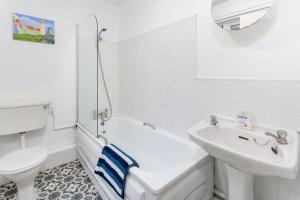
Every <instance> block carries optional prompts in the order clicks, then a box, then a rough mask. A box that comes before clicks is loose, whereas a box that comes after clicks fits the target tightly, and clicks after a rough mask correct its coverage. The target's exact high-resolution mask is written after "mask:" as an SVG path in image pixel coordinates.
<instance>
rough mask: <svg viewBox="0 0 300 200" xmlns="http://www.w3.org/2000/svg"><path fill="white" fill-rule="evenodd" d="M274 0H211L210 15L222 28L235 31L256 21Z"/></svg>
mask: <svg viewBox="0 0 300 200" xmlns="http://www.w3.org/2000/svg"><path fill="white" fill-rule="evenodd" d="M274 1H275V0H212V3H211V15H212V18H213V20H214V22H215V23H216V24H217V25H218V26H219V27H220V28H222V29H225V30H228V31H236V30H242V29H245V28H248V27H250V26H252V25H254V24H256V23H258V22H259V21H260V20H261V19H262V18H263V17H265V16H266V14H267V13H268V12H269V11H270V9H271V8H272V6H273V4H274Z"/></svg>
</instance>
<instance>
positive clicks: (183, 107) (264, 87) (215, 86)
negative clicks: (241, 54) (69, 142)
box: [120, 0, 300, 200]
mask: <svg viewBox="0 0 300 200" xmlns="http://www.w3.org/2000/svg"><path fill="white" fill-rule="evenodd" d="M283 3H284V2H283ZM293 4H295V5H300V4H299V3H298V2H296V1H293ZM209 5H210V2H209V1H198V0H189V1H183V0H172V1H171V0H153V1H151V2H150V1H141V0H129V3H125V4H122V5H121V10H120V15H121V17H120V19H121V21H120V38H121V39H122V40H124V42H123V44H125V43H128V44H131V43H134V42H133V41H135V40H136V39H138V38H139V37H147V36H148V33H147V32H149V31H151V30H155V29H157V28H160V27H162V26H165V25H168V24H170V23H174V22H177V21H179V20H180V19H183V18H185V17H189V16H192V15H194V14H196V13H201V12H205V13H207V12H209V11H208V10H210V6H209ZM204 9H205V10H204ZM279 12H284V13H286V14H287V15H288V14H289V10H279ZM281 15H282V13H281ZM206 17H207V16H206ZM293 19H295V18H292V19H291V20H293ZM212 23H213V21H212V20H211V18H208V19H206V20H204V19H203V23H202V25H201V27H199V28H200V30H201V31H203V32H202V33H203V34H211V33H210V32H209V33H207V31H206V29H210V28H211V24H212ZM295 29H297V30H299V28H297V27H296V26H295ZM182 31H185V30H182ZM280 31H281V34H282V38H285V39H286V40H292V39H293V38H289V34H290V33H289V32H285V29H284V25H282V27H281V30H280ZM155 32H156V31H155ZM142 33H146V34H143V35H141V36H138V35H140V34H142ZM151 33H152V32H151ZM149 34H150V33H149ZM265 34H272V33H271V32H270V33H265ZM136 36H138V37H136ZM165 38H166V40H167V39H168V36H165ZM288 38H289V39H288ZM283 41H285V40H283ZM279 42H281V41H278V40H276V41H273V43H272V44H273V47H274V48H276V47H277V44H278V43H279ZM140 45H141V44H140ZM146 47H147V46H146ZM154 47H155V46H150V47H149V48H151V49H150V50H149V49H142V48H141V49H140V51H142V50H143V51H145V52H151V51H152V52H153V51H154V50H155V49H153V48H154ZM127 48H130V45H129V46H128V47H126V45H125V46H122V44H121V50H120V58H121V60H120V112H121V113H123V114H127V115H129V116H132V117H134V118H138V119H141V120H144V121H149V122H153V123H154V124H156V125H157V126H159V127H162V128H165V129H167V130H170V131H173V132H174V133H176V134H178V135H181V136H183V137H187V129H188V128H190V127H191V126H192V125H193V124H195V123H196V122H198V121H200V120H203V119H204V118H206V117H208V116H209V115H210V114H211V113H218V114H221V115H225V116H232V117H234V116H235V115H236V113H238V112H240V111H242V110H246V111H248V112H250V113H252V114H253V115H254V116H255V117H256V120H257V121H259V122H260V123H265V124H270V125H274V126H277V127H283V128H290V129H295V130H297V129H298V128H299V127H298V124H299V123H298V121H299V120H300V104H299V103H298V102H300V85H299V84H298V83H296V82H286V81H273V82H271V81H270V82H266V81H221V80H214V81H208V80H195V79H194V77H195V75H196V66H195V63H193V62H192V61H189V62H186V64H182V65H176V64H175V63H172V62H171V61H170V60H167V62H166V63H164V64H162V63H161V62H163V61H159V62H160V64H159V66H160V67H157V66H158V65H157V64H156V63H157V62H158V61H156V59H157V58H161V59H163V58H162V57H158V56H159V55H156V54H155V57H151V56H152V55H144V56H143V57H142V58H141V57H140V56H137V57H136V58H134V59H136V60H137V61H132V60H131V61H130V60H126V59H128V58H126V55H128V54H126V53H125V51H126V49H127ZM160 48H162V47H161V46H159V45H157V46H156V49H159V50H160ZM215 48H218V47H217V46H216V47H215ZM299 48H300V47H299ZM122 49H123V50H122ZM132 49H133V50H135V49H136V47H134V48H133V46H132ZM127 50H128V49H127ZM228 51H231V50H230V49H229V50H228ZM136 53H137V52H136ZM132 54H134V52H131V55H132ZM137 55H141V54H139V53H137ZM167 55H169V54H167ZM177 56H178V57H181V56H188V55H186V54H184V55H177ZM189 56H192V55H189ZM207 56H209V58H210V60H211V61H213V60H215V59H217V57H216V55H215V54H210V55H207ZM140 58H141V59H144V60H139V59H140ZM186 58H190V59H195V58H193V57H183V58H182V59H186ZM190 59H189V60H190ZM234 59H238V58H234ZM269 59H272V57H269ZM124 60H125V62H124ZM174 60H178V58H176V59H175V58H174ZM143 62H144V63H145V64H143ZM136 63H139V64H138V65H137V64H136ZM203 64H204V65H205V64H206V63H203ZM272 65H273V66H272V67H275V68H276V67H281V66H277V65H276V63H272ZM217 167H218V168H220V169H221V171H220V170H218V171H217V172H218V173H220V174H221V179H220V180H217V184H218V186H219V187H220V188H221V189H223V190H226V184H225V185H224V182H225V183H226V178H225V179H224V176H225V174H224V168H223V167H222V165H221V166H217ZM217 178H220V177H217ZM220 183H223V184H220ZM299 187H300V177H298V178H297V179H296V180H294V181H289V180H285V179H278V178H266V177H256V181H255V193H256V194H255V199H256V200H274V199H277V200H297V199H299V198H300V193H299V190H298V189H297V188H299Z"/></svg>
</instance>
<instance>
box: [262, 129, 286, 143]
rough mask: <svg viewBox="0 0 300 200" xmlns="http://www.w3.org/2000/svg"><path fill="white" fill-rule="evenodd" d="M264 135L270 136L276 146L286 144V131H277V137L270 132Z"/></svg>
mask: <svg viewBox="0 0 300 200" xmlns="http://www.w3.org/2000/svg"><path fill="white" fill-rule="evenodd" d="M265 135H267V136H270V137H272V138H274V139H275V140H276V141H277V143H278V144H288V142H287V140H286V137H287V131H284V130H278V131H277V136H276V135H275V134H273V133H270V132H268V131H267V132H265Z"/></svg>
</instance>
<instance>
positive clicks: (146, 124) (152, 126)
mask: <svg viewBox="0 0 300 200" xmlns="http://www.w3.org/2000/svg"><path fill="white" fill-rule="evenodd" d="M143 126H148V127H150V128H152V129H153V130H156V126H154V125H153V124H150V123H147V122H144V123H143Z"/></svg>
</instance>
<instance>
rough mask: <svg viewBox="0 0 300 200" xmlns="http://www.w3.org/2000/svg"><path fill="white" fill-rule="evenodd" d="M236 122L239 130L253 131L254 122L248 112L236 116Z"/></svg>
mask: <svg viewBox="0 0 300 200" xmlns="http://www.w3.org/2000/svg"><path fill="white" fill-rule="evenodd" d="M236 121H237V126H238V128H242V129H247V130H250V129H252V121H251V118H250V116H249V114H248V113H247V112H245V111H243V112H240V113H238V114H237V116H236Z"/></svg>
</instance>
